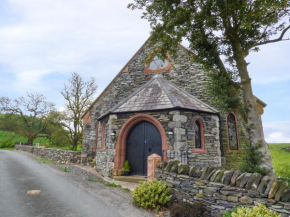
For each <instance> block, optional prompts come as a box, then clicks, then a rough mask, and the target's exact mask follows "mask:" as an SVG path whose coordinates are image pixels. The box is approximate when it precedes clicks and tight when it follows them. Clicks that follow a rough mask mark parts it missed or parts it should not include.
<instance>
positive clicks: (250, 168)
mask: <svg viewBox="0 0 290 217" xmlns="http://www.w3.org/2000/svg"><path fill="white" fill-rule="evenodd" d="M244 147H245V150H244V152H245V153H244V156H243V159H242V163H241V165H240V168H239V170H240V171H241V172H248V173H260V174H262V175H266V174H267V173H268V172H269V171H268V170H266V169H265V168H261V167H259V165H260V163H261V161H262V153H261V152H260V151H259V150H258V147H256V146H255V147H250V146H249V145H244Z"/></svg>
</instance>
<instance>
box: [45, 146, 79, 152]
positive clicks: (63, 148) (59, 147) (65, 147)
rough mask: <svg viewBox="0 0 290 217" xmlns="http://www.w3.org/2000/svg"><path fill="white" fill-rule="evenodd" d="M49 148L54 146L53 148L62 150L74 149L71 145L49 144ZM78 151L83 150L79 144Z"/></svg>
mask: <svg viewBox="0 0 290 217" xmlns="http://www.w3.org/2000/svg"><path fill="white" fill-rule="evenodd" d="M47 148H53V149H61V150H67V151H72V147H71V146H47ZM77 151H82V147H81V146H78V148H77Z"/></svg>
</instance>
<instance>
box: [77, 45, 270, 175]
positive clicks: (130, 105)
mask: <svg viewBox="0 0 290 217" xmlns="http://www.w3.org/2000/svg"><path fill="white" fill-rule="evenodd" d="M152 49H156V48H152V47H150V46H149V45H148V43H147V42H145V43H144V44H143V46H142V47H141V48H140V49H139V50H138V51H137V52H136V54H135V55H134V56H133V57H132V58H131V59H130V60H129V61H128V63H127V64H126V65H125V66H124V67H123V68H122V70H121V71H120V72H119V73H118V74H117V75H116V77H115V78H114V79H113V80H112V81H111V83H110V84H109V85H108V86H107V87H106V89H105V90H104V91H103V92H102V93H101V94H100V95H99V97H98V98H97V99H96V100H95V101H94V102H93V104H92V105H91V106H90V107H89V109H88V110H87V111H86V112H85V113H84V114H83V116H82V118H83V123H84V139H83V146H82V147H83V148H82V155H83V156H85V155H91V154H93V155H94V156H95V160H96V170H97V171H98V172H99V173H101V174H102V175H103V176H110V177H112V176H114V175H116V174H118V171H120V170H121V169H122V167H123V166H124V162H125V160H128V161H129V164H130V166H131V174H132V175H141V176H147V157H148V156H149V155H151V154H153V153H155V154H158V155H159V156H161V157H162V160H171V159H176V160H178V161H180V162H181V163H182V164H188V165H197V166H217V167H218V166H222V165H223V166H225V167H226V168H237V167H238V165H239V163H240V162H241V159H242V156H243V149H244V147H243V141H244V140H245V136H244V135H243V132H242V130H241V127H240V120H241V114H239V112H238V111H228V113H227V114H225V115H222V114H220V113H219V111H218V110H217V109H215V108H214V107H213V106H212V105H211V102H210V99H211V96H210V95H209V94H208V93H207V90H206V83H207V82H208V81H209V78H208V77H207V76H206V73H207V72H206V71H204V70H203V67H202V66H201V65H200V64H197V63H195V62H194V58H193V59H192V58H191V57H190V56H189V55H188V51H187V49H186V48H185V47H183V46H182V45H179V47H178V52H177V57H176V58H175V59H174V60H173V59H171V57H170V56H169V55H168V57H167V59H166V60H165V61H163V60H161V59H159V58H158V57H155V56H152V57H151V59H150V61H149V63H148V64H145V63H144V58H145V57H146V55H147V54H149V53H150V52H151V51H152ZM256 99H257V112H258V114H259V115H262V114H263V109H264V107H265V106H266V104H265V103H264V102H262V101H261V100H260V99H258V98H256ZM260 124H262V123H260Z"/></svg>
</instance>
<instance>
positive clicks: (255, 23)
mask: <svg viewBox="0 0 290 217" xmlns="http://www.w3.org/2000/svg"><path fill="white" fill-rule="evenodd" d="M128 7H129V8H130V9H133V10H134V9H140V10H143V13H142V18H143V19H147V20H148V21H149V22H150V26H151V28H152V34H151V37H150V44H151V45H152V46H158V49H155V50H154V51H153V54H152V53H151V54H149V55H157V56H158V57H160V58H162V59H165V58H166V55H167V53H169V54H170V55H171V56H173V57H174V58H175V57H176V54H177V51H178V45H179V43H181V42H182V40H183V39H186V40H187V41H188V42H189V47H190V51H188V54H189V55H190V56H191V59H192V60H193V61H195V62H197V63H201V64H203V66H204V67H205V68H206V69H210V70H213V71H217V72H218V73H219V76H223V75H231V74H232V75H238V78H237V81H239V82H240V83H241V92H242V97H243V104H244V107H245V108H246V110H245V122H246V125H247V126H251V130H250V131H249V135H247V137H248V139H249V141H250V145H251V146H258V147H259V150H260V151H261V153H263V156H262V163H261V165H263V166H264V167H265V168H271V167H272V165H271V162H270V161H265V160H268V157H269V153H268V149H267V144H266V143H265V142H264V138H263V129H262V127H261V125H260V124H259V122H260V117H259V115H258V113H257V111H256V108H257V102H256V98H255V96H254V95H253V91H252V84H251V78H250V76H249V72H248V65H249V63H248V62H247V59H246V58H247V56H248V55H249V53H250V52H252V51H258V50H259V46H261V45H265V44H269V43H275V42H279V41H282V40H284V39H283V37H284V36H285V33H286V32H287V31H288V30H289V29H290V25H286V22H283V19H286V18H288V17H289V15H290V1H289V0H280V1H273V0H259V1H243V0H236V1H233V0H219V1H212V0H158V1H152V0H134V3H131V4H129V5H128ZM287 20H288V19H287ZM277 34H278V37H276V38H275V39H272V38H273V37H274V36H275V35H277ZM285 40H288V39H285ZM217 84H218V83H217ZM224 84H225V83H224V82H222V83H221V87H220V88H219V89H218V91H222V93H221V94H223V95H224V96H226V98H225V99H223V101H225V102H223V103H224V104H225V106H227V105H228V104H232V102H234V104H235V101H236V100H237V97H238V96H237V95H236V96H234V97H230V98H228V89H223V85H224ZM229 87H230V86H229ZM234 92H235V91H233V93H234ZM229 99H230V100H229ZM215 101H217V100H216V99H215ZM259 144H262V145H261V146H260V145H259ZM264 156H265V157H264Z"/></svg>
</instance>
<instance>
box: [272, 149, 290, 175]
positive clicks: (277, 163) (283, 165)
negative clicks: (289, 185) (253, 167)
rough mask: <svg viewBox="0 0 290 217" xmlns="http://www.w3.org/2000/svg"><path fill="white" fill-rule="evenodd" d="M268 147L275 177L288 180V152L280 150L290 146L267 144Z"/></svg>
mask: <svg viewBox="0 0 290 217" xmlns="http://www.w3.org/2000/svg"><path fill="white" fill-rule="evenodd" d="M269 146H270V153H271V155H272V160H273V165H274V169H275V172H276V175H277V176H278V177H282V178H289V180H290V152H287V151H284V150H283V149H282V148H284V147H286V146H290V144H269Z"/></svg>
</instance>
